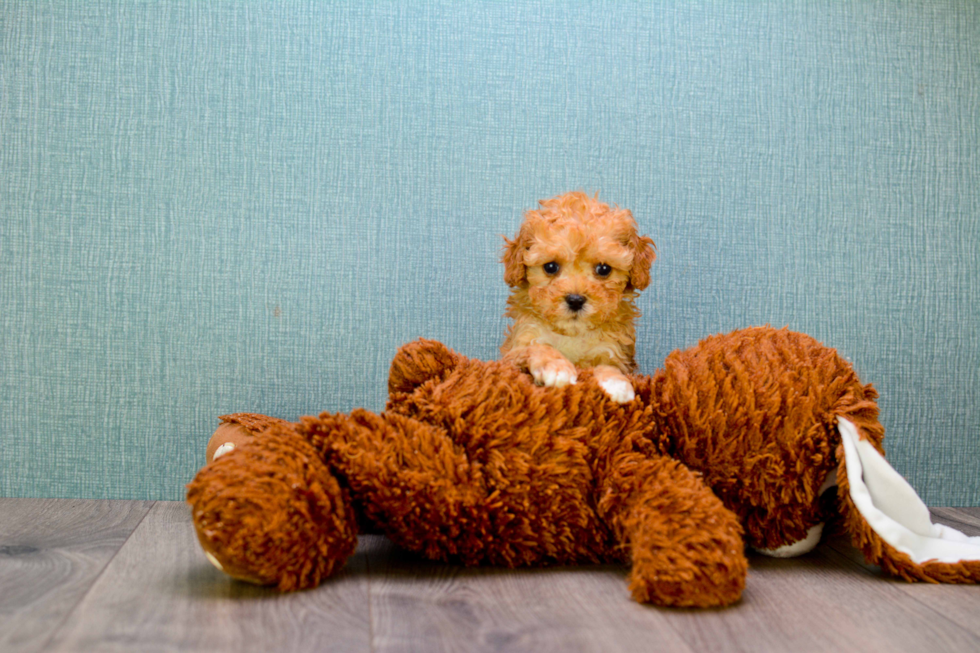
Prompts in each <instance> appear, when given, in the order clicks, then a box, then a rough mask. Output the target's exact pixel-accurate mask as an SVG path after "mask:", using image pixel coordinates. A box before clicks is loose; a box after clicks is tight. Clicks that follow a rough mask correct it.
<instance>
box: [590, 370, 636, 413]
mask: <svg viewBox="0 0 980 653" xmlns="http://www.w3.org/2000/svg"><path fill="white" fill-rule="evenodd" d="M594 374H595V378H596V381H598V382H599V387H601V388H602V389H603V390H604V391H605V393H606V395H607V396H608V397H609V398H610V399H612V400H613V401H615V402H616V403H617V404H626V403H629V402H631V401H633V398H634V397H636V393H635V392H634V391H633V384H632V383H631V382H630V380H629V379H628V378H627V377H626V376H625V375H624V374H623V373H622V372H620V371H619V370H617V369H616V368H615V367H612V366H609V365H600V366H598V367H596V368H595V372H594Z"/></svg>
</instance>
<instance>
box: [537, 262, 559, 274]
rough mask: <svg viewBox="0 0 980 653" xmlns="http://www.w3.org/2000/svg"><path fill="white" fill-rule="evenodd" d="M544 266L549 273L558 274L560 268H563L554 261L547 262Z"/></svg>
mask: <svg viewBox="0 0 980 653" xmlns="http://www.w3.org/2000/svg"><path fill="white" fill-rule="evenodd" d="M542 267H543V268H544V271H545V273H547V274H558V270H560V269H561V266H560V265H558V264H557V263H555V262H554V261H549V262H548V263H545V264H544V265H543V266H542Z"/></svg>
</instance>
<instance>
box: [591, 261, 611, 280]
mask: <svg viewBox="0 0 980 653" xmlns="http://www.w3.org/2000/svg"><path fill="white" fill-rule="evenodd" d="M595 273H596V276H600V277H608V276H609V275H610V274H611V273H612V268H611V267H610V266H608V265H606V264H605V263H600V264H598V265H597V266H595Z"/></svg>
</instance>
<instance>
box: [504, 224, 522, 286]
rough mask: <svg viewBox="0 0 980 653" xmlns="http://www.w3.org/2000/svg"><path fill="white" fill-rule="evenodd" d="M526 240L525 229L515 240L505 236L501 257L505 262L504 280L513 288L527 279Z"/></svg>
mask: <svg viewBox="0 0 980 653" xmlns="http://www.w3.org/2000/svg"><path fill="white" fill-rule="evenodd" d="M526 241H527V239H526V238H525V237H524V233H523V229H522V230H521V232H520V233H518V234H517V236H516V237H515V238H514V240H511V239H509V238H507V236H504V253H503V255H502V256H501V257H500V261H501V262H502V263H503V264H504V281H505V282H506V283H507V285H508V286H511V287H513V288H517V287H519V286H521V285H522V284H524V282H525V281H527V267H526V266H525V265H524V250H525V249H526V247H527V246H526Z"/></svg>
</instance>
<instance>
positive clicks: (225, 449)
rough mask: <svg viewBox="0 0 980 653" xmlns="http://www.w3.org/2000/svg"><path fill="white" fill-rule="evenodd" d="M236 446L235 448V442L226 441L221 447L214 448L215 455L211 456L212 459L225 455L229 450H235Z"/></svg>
mask: <svg viewBox="0 0 980 653" xmlns="http://www.w3.org/2000/svg"><path fill="white" fill-rule="evenodd" d="M234 448H235V443H234V442H225V443H224V444H223V445H221V446H220V447H218V448H217V449H215V450H214V455H213V456H211V460H217V459H218V458H220V457H221V456H223V455H225V454H226V453H228V452H229V451H232V450H234Z"/></svg>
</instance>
